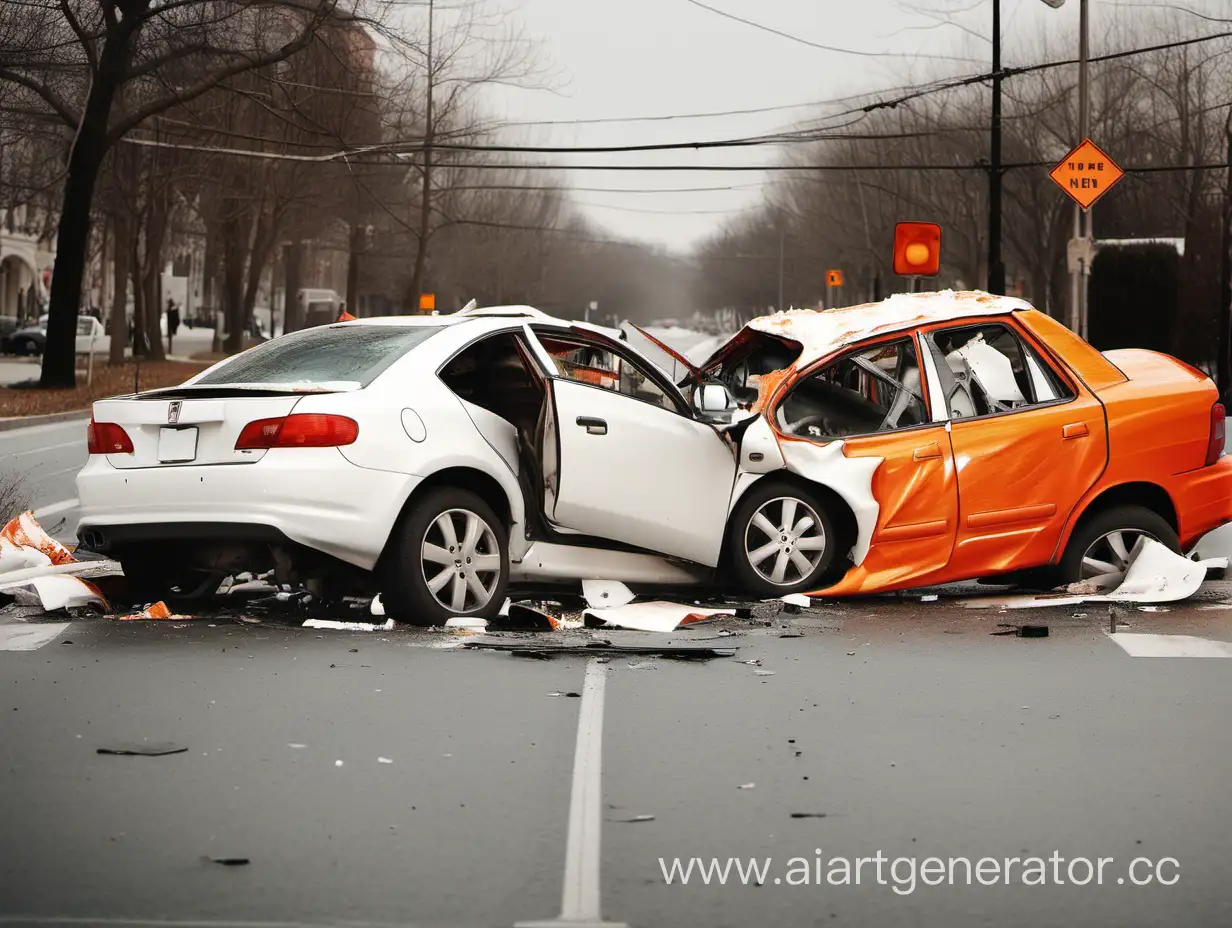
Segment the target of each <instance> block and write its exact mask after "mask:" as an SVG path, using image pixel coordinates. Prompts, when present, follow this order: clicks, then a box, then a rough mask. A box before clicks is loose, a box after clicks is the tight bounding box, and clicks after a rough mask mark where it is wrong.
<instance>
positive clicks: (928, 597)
mask: <svg viewBox="0 0 1232 928" xmlns="http://www.w3.org/2000/svg"><path fill="white" fill-rule="evenodd" d="M937 598H938V597H937V594H936V593H926V594H925V595H923V596H921V597H920V602H922V603H935V602H936V601H937Z"/></svg>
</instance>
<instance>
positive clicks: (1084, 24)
mask: <svg viewBox="0 0 1232 928" xmlns="http://www.w3.org/2000/svg"><path fill="white" fill-rule="evenodd" d="M1087 7H1088V3H1087V0H1078V141H1079V143H1081V142H1083V141H1085V140H1086V138H1087V136H1089V135H1090V134H1091V84H1090V75H1089V66H1088V60H1089V59H1090V57H1091V49H1090V44H1089V35H1090V19H1089V17H1088V9H1087ZM1074 226H1075V232H1076V234H1077V237H1078V238H1079V239H1088V240H1089V239H1090V238H1091V229H1092V217H1091V213H1090V210H1087V211H1086V213H1085V219H1084V214H1083V209H1082V207H1080V206H1079V205H1078V204H1077V203H1075V204H1074ZM1091 254H1093V252H1092V251H1091V250H1090V249H1087V250H1086V251H1085V252H1084V253H1082V254H1080V255H1079V258H1078V273H1077V275H1076V276H1077V278H1078V284H1077V289H1078V292H1077V297H1078V299H1077V302H1076V304H1075V305H1076V307H1077V314H1078V325H1079V326H1080V328H1079V331H1078V334H1079V335H1081V336H1082V337H1083V338H1086V337H1087V296H1088V292H1087V291H1088V285H1089V281H1090V277H1091V263H1090V261H1089V260H1087V256H1089V255H1091Z"/></svg>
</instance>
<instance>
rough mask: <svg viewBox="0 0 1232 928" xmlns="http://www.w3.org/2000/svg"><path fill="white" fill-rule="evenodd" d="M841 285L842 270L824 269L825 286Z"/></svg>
mask: <svg viewBox="0 0 1232 928" xmlns="http://www.w3.org/2000/svg"><path fill="white" fill-rule="evenodd" d="M842 285H843V272H842V271H839V270H832V271H826V286H827V287H841V286H842Z"/></svg>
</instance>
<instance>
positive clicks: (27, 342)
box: [13, 338, 39, 355]
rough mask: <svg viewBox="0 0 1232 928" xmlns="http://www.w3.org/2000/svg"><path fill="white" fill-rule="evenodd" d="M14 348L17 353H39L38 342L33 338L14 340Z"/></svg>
mask: <svg viewBox="0 0 1232 928" xmlns="http://www.w3.org/2000/svg"><path fill="white" fill-rule="evenodd" d="M13 350H14V351H15V352H16V353H17V354H28V355H37V354H38V353H39V347H38V342H36V341H35V340H34V339H32V338H23V339H19V340H18V341H16V342H14V344H13Z"/></svg>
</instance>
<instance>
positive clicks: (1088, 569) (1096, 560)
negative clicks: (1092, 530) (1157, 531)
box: [1082, 528, 1159, 590]
mask: <svg viewBox="0 0 1232 928" xmlns="http://www.w3.org/2000/svg"><path fill="white" fill-rule="evenodd" d="M1139 538H1150V539H1151V540H1152V541H1158V540H1159V539H1157V538H1156V537H1155V536H1154V535H1152V534H1151V533H1150V532H1144V531H1142V530H1141V529H1136V528H1119V529H1116V530H1114V531H1111V532H1106V533H1104V534H1103V535H1100V536H1099V537H1098V538H1096V539H1095V540H1094V541H1093V542H1091V544H1090V546H1089V547H1088V548H1087V550H1086V551H1085V552H1084V553H1083V555H1082V579H1083V580H1090V581H1092V582H1094V583H1095V584H1096V585H1098V586H1099V587H1100V588H1101V589H1108V590H1111V589H1115V588H1116V587H1118V586H1120V584H1121V581H1122V580H1124V579H1125V572H1126V571H1127V570H1128V569H1129V560H1130V555H1131V554H1132V553H1133V550H1134V545H1136V544H1137V543H1138V539H1139Z"/></svg>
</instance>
